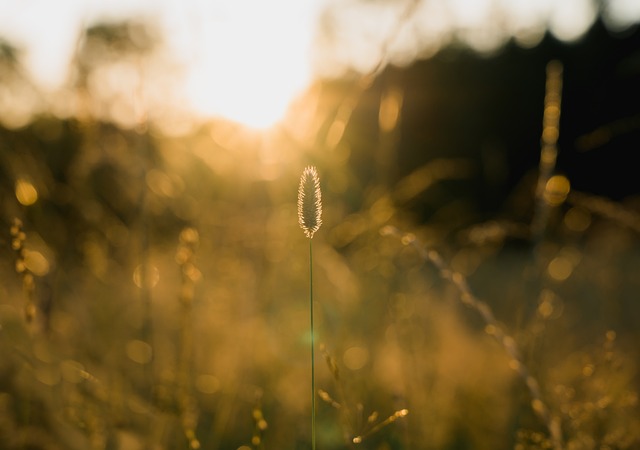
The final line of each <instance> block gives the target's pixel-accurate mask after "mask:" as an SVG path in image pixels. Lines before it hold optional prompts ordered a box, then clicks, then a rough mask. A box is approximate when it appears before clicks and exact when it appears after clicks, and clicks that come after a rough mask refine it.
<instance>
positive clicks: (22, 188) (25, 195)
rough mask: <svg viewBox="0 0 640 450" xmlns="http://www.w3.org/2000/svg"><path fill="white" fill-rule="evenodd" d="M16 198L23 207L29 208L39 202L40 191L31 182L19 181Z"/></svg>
mask: <svg viewBox="0 0 640 450" xmlns="http://www.w3.org/2000/svg"><path fill="white" fill-rule="evenodd" d="M15 189H16V198H17V199H18V202H20V204H21V205H24V206H29V205H33V204H34V203H35V202H37V201H38V191H37V190H36V188H35V187H34V186H33V184H31V183H30V182H29V181H27V180H25V179H22V178H21V179H18V181H16V186H15Z"/></svg>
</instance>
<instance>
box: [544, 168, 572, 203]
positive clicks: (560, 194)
mask: <svg viewBox="0 0 640 450" xmlns="http://www.w3.org/2000/svg"><path fill="white" fill-rule="evenodd" d="M570 190H571V184H570V183H569V179H568V178H567V177H565V176H563V175H554V176H552V177H551V178H549V181H547V184H546V186H545V189H544V199H545V200H546V201H547V203H549V204H550V205H552V206H558V205H561V204H562V203H563V202H564V201H565V199H566V198H567V195H568V194H569V191H570Z"/></svg>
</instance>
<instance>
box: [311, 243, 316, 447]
mask: <svg viewBox="0 0 640 450" xmlns="http://www.w3.org/2000/svg"><path fill="white" fill-rule="evenodd" d="M312 243H313V239H309V309H310V311H311V449H312V450H315V448H316V375H315V372H316V370H315V355H314V348H313V345H314V336H313V250H312V249H313V245H312Z"/></svg>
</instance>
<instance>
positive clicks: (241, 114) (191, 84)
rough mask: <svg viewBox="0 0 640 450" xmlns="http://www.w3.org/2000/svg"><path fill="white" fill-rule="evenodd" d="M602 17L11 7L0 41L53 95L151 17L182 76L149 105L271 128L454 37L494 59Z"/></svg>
mask: <svg viewBox="0 0 640 450" xmlns="http://www.w3.org/2000/svg"><path fill="white" fill-rule="evenodd" d="M597 14H598V11H597V10H596V7H595V6H594V5H593V3H592V2H591V1H590V0H566V1H563V2H555V1H553V0H538V1H533V0H518V1H513V0H511V1H507V0H493V1H492V0H453V1H450V2H447V1H444V0H443V1H439V2H418V3H416V4H415V5H413V6H412V4H411V3H408V2H376V3H374V4H371V3H365V2H358V1H349V2H343V3H339V2H337V1H335V0H309V1H303V2H301V1H296V0H274V1H271V2H269V3H268V4H267V3H265V2H262V1H259V0H239V1H223V0H220V1H215V2H207V1H204V0H195V1H192V2H188V3H186V2H185V3H182V2H179V1H178V0H161V1H152V0H137V1H135V2H131V1H125V0H117V1H112V2H109V3H108V4H107V3H106V2H100V1H98V0H94V1H89V2H87V1H83V0H61V1H59V2H55V3H51V2H47V1H45V0H36V1H32V2H28V3H25V2H13V1H11V0H0V30H2V32H0V37H1V38H4V39H5V40H7V41H8V43H9V44H11V45H15V46H16V47H17V48H18V49H20V50H22V56H23V59H22V60H21V61H22V63H23V65H24V67H25V69H26V71H27V73H28V74H29V76H30V77H31V78H32V79H33V80H34V82H35V83H36V85H38V86H39V87H40V88H41V89H42V90H43V91H44V92H52V91H55V90H56V89H59V88H60V87H61V86H63V85H64V83H65V81H66V80H68V76H69V74H68V70H69V63H70V61H71V59H72V57H73V54H74V51H75V47H76V46H77V42H78V38H79V36H80V33H81V31H82V29H83V28H84V27H87V26H91V25H93V24H96V23H100V22H117V21H121V20H129V19H133V20H136V19H139V18H141V19H142V21H143V22H145V21H146V22H148V23H151V24H153V25H154V26H157V27H158V29H159V30H160V32H161V33H162V39H163V41H164V42H163V48H162V55H161V57H160V59H159V60H158V61H157V62H156V63H155V64H154V66H153V68H154V70H157V71H162V70H163V69H162V64H163V63H164V62H168V61H170V62H171V63H172V64H173V65H177V66H179V67H181V68H182V69H181V70H180V76H179V77H177V78H175V79H174V80H173V82H172V83H173V85H172V87H171V89H170V91H171V92H167V90H166V84H163V85H162V87H158V86H154V87H151V88H150V89H149V90H150V91H152V92H156V93H157V92H160V93H161V94H160V95H159V97H162V98H161V99H153V100H151V99H150V100H149V105H148V106H147V107H150V105H152V104H153V105H155V103H156V102H158V101H162V102H167V103H168V105H165V106H166V107H173V106H174V105H180V108H181V109H183V110H187V111H191V112H192V113H193V114H195V115H197V116H200V117H203V118H206V117H224V118H227V119H230V120H232V121H236V122H239V123H242V124H244V125H248V126H250V127H253V128H268V127H269V126H271V125H273V124H275V123H277V122H278V121H279V120H281V119H282V118H283V116H284V115H285V113H286V111H287V109H288V107H289V106H290V104H291V102H292V101H293V100H294V99H295V98H296V96H298V95H299V94H301V93H303V92H304V91H305V89H306V88H307V87H308V86H309V85H310V84H311V83H312V82H313V80H314V79H316V78H318V77H321V76H323V77H338V76H341V75H342V74H344V73H345V72H346V71H356V72H367V71H368V70H371V69H372V68H373V67H375V65H376V64H377V63H378V62H379V60H380V58H382V57H384V58H385V61H386V62H392V63H397V64H408V63H410V62H412V61H413V60H415V59H417V58H421V57H425V56H428V55H429V54H432V53H434V52H435V51H437V50H438V49H439V48H440V47H441V46H442V45H445V44H446V41H447V39H450V38H451V37H452V36H456V37H459V38H463V39H465V40H466V41H467V42H468V43H469V45H470V46H472V47H473V48H475V49H477V50H479V51H483V52H491V51H493V50H495V49H497V48H499V47H500V46H501V45H502V44H503V43H504V42H506V40H507V39H508V38H509V37H511V36H513V37H514V38H515V39H516V41H518V42H519V43H521V45H525V46H533V45H535V44H536V43H537V42H539V40H540V39H541V38H542V35H543V33H544V31H545V29H546V26H547V25H548V27H549V29H550V30H551V32H552V33H554V34H555V35H556V36H557V37H559V38H560V39H563V40H566V41H572V40H576V39H579V38H580V37H581V36H582V35H583V34H584V33H585V32H586V30H587V29H588V28H589V27H590V26H591V24H592V23H593V21H594V20H595V19H596V17H597ZM604 18H605V20H606V21H607V23H608V24H610V25H611V26H612V28H613V29H623V28H625V27H627V26H629V25H631V24H632V23H635V22H636V21H638V20H640V2H636V1H634V0H611V1H610V2H609V4H608V8H607V10H606V14H605V17H604ZM496 23H500V24H502V27H496V25H495V24H496ZM383 48H386V49H387V52H388V53H387V54H386V55H385V56H383V55H382V54H381V52H382V49H383ZM125 84H126V83H125ZM125 96H126V93H125ZM129 97H130V95H129Z"/></svg>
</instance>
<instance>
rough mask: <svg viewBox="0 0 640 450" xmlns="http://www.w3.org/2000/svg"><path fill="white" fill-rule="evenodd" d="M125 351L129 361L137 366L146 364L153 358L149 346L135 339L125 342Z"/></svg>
mask: <svg viewBox="0 0 640 450" xmlns="http://www.w3.org/2000/svg"><path fill="white" fill-rule="evenodd" d="M125 351H126V353H127V356H128V357H129V359H130V360H131V361H133V362H136V363H138V364H148V363H149V362H151V358H152V357H153V349H152V348H151V346H150V345H149V344H147V343H146V342H143V341H139V340H137V339H134V340H131V341H129V342H127V345H126V348H125Z"/></svg>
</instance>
